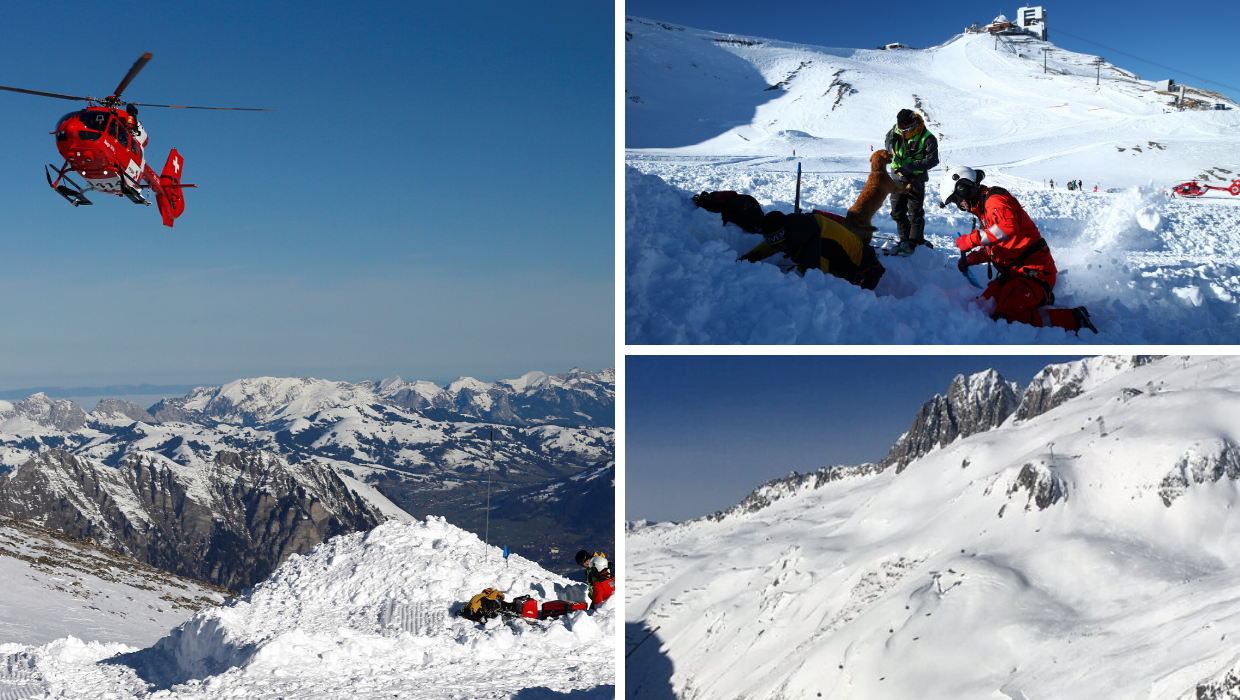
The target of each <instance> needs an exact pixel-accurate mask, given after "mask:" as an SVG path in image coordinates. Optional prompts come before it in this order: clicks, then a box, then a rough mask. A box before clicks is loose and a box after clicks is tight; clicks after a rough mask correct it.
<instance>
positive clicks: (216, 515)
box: [0, 370, 615, 588]
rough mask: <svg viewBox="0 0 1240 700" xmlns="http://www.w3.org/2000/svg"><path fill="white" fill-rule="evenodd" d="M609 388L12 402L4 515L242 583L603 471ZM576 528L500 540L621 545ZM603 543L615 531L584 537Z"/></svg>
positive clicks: (607, 455)
mask: <svg viewBox="0 0 1240 700" xmlns="http://www.w3.org/2000/svg"><path fill="white" fill-rule="evenodd" d="M614 395H615V376H614V372H612V371H611V370H604V371H602V372H598V373H593V372H583V371H580V370H574V371H572V372H569V373H566V374H562V375H556V376H547V375H545V374H542V373H540V372H532V373H530V374H527V375H525V376H524V377H522V378H520V379H516V380H505V381H501V382H495V383H491V384H487V383H483V382H479V381H477V380H474V379H470V378H462V379H459V380H457V381H456V382H453V383H452V384H451V385H450V386H448V387H446V388H439V387H436V386H435V385H433V384H431V383H429V382H405V381H403V380H400V379H399V378H394V379H389V380H385V381H383V382H361V383H357V384H350V383H347V382H333V381H327V380H320V379H304V378H275V377H260V378H253V379H241V380H238V381H235V382H231V383H229V384H226V385H224V386H222V387H204V388H199V389H195V390H194V391H192V392H190V393H189V394H188V395H186V396H184V397H180V398H176V399H166V400H163V401H160V402H159V403H157V404H155V405H154V406H151V407H150V408H149V409H143V408H142V407H140V406H137V405H135V404H132V403H129V402H125V401H119V400H114V399H110V400H104V401H101V402H100V403H99V405H98V406H96V407H95V409H94V410H93V411H91V412H90V413H86V412H84V411H83V410H82V408H81V407H80V406H78V405H77V404H75V403H73V402H71V401H68V400H64V399H60V400H52V399H49V398H47V396H45V395H43V394H36V395H34V396H31V397H29V398H27V399H24V400H22V401H17V402H0V468H4V469H5V471H7V472H8V474H7V475H0V512H5V513H9V514H13V515H17V516H19V517H23V518H29V519H32V520H36V521H38V522H40V523H42V524H46V525H49V526H54V527H60V528H62V529H65V530H66V531H68V532H70V533H72V534H75V535H78V536H82V537H86V536H91V537H95V538H96V539H98V540H99V541H101V542H104V543H106V544H108V545H110V546H114V547H116V548H117V550H118V551H121V552H126V553H129V554H131V555H132V556H134V557H137V558H139V559H141V560H142V561H146V562H149V563H151V564H154V565H156V566H161V567H165V568H168V569H169V570H170V571H175V572H177V573H179V574H181V575H186V576H194V577H197V578H199V579H201V580H207V581H211V582H214V583H217V584H220V585H225V586H230V587H234V588H242V587H246V586H250V585H253V583H255V582H257V581H260V580H262V579H263V578H264V577H265V576H266V575H267V574H268V573H270V572H271V571H272V570H273V569H274V568H275V567H276V566H277V565H278V564H279V563H280V562H281V561H283V560H284V559H285V558H286V557H287V556H288V555H289V554H290V553H292V552H305V551H308V550H309V549H310V548H311V547H313V546H314V545H315V544H317V543H318V542H321V541H323V539H325V538H327V537H331V536H333V535H335V534H341V533H345V532H351V531H354V530H365V529H369V528H371V527H374V525H376V524H378V523H379V522H382V521H383V520H385V519H389V518H397V519H402V518H405V519H407V518H408V517H409V513H412V514H414V515H419V516H421V515H426V514H432V513H434V514H439V515H449V516H452V519H453V521H454V522H464V523H465V524H467V525H469V526H470V527H473V526H474V525H475V524H476V525H477V527H476V530H477V531H478V532H482V531H483V529H484V528H485V524H484V523H483V522H482V517H483V516H484V515H485V514H486V511H485V490H484V489H485V488H486V486H487V482H488V480H489V481H492V482H494V483H493V484H492V486H493V491H494V494H493V495H494V496H495V499H494V500H495V501H496V502H501V501H503V500H504V494H505V492H506V491H508V490H509V489H516V490H517V492H518V493H525V492H526V491H530V490H538V489H541V488H546V487H550V486H552V485H553V484H555V483H558V482H559V481H561V480H564V479H568V478H569V477H573V476H576V475H579V474H583V473H586V472H596V471H598V470H599V469H601V468H605V465H606V464H607V463H608V462H609V461H610V460H611V459H612V452H613V445H614V441H615V437H614V430H613V429H612V428H611V427H607V426H609V425H611V424H613V423H614V410H615V409H614ZM492 464H493V465H494V469H491V466H492ZM601 483H605V484H607V485H608V486H609V487H611V488H614V487H612V486H611V484H612V481H611V479H610V478H608V479H606V480H604V481H603V482H601ZM186 504H189V506H187V505H186ZM518 515H521V514H518ZM523 517H524V516H523ZM613 517H614V511H613V512H612V513H609V514H607V520H608V522H610V521H611V520H612V518H613ZM564 518H567V516H564ZM525 519H526V520H528V517H525ZM474 521H478V522H476V523H475V522H474ZM570 525H575V524H574V523H569V522H566V521H564V520H563V519H561V520H557V519H554V518H544V519H542V520H539V527H538V528H533V527H532V526H531V527H525V528H518V529H517V531H515V532H513V531H504V530H501V532H503V533H504V534H506V535H508V536H509V537H510V539H505V540H502V541H503V542H504V543H506V544H509V545H511V546H513V548H514V549H517V550H518V551H522V552H523V553H525V554H527V555H529V556H535V557H542V558H544V560H545V561H548V563H549V564H555V563H557V560H561V559H563V558H564V557H563V555H560V554H558V553H556V554H554V555H553V553H551V552H550V550H551V549H558V548H560V546H564V547H567V546H569V545H573V544H580V545H581V546H594V547H596V548H610V547H611V546H612V535H611V533H612V532H613V530H612V529H611V528H610V527H609V528H607V529H606V530H604V531H599V532H597V533H596V532H595V531H594V530H593V529H590V528H584V529H583V528H581V527H569V526H570ZM570 532H575V533H576V535H573V536H570V535H569V533H570ZM595 535H606V537H607V539H606V540H605V541H603V542H595V543H593V544H592V545H591V544H590V543H587V542H586V541H585V540H584V539H582V540H579V539H577V538H578V537H583V538H588V537H594V536H595ZM536 545H537V546H538V547H540V549H539V551H533V550H532V548H533V547H535V546H536ZM558 563H560V564H561V565H562V564H563V563H564V562H562V561H560V562H558ZM569 563H571V561H570V562H569Z"/></svg>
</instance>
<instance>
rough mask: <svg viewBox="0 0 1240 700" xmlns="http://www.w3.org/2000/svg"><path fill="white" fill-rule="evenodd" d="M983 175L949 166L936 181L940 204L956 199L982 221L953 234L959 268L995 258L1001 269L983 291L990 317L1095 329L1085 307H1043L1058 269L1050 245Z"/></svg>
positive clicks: (1009, 197)
mask: <svg viewBox="0 0 1240 700" xmlns="http://www.w3.org/2000/svg"><path fill="white" fill-rule="evenodd" d="M985 176H986V175H985V173H984V172H982V171H981V170H974V169H972V168H965V167H960V166H957V167H953V168H949V169H948V170H947V172H946V173H945V174H944V175H943V180H942V181H941V182H940V183H939V206H940V207H945V206H947V205H948V204H955V205H956V207H957V208H959V209H960V211H966V212H970V213H972V214H973V215H974V216H976V217H977V218H978V219H979V220H980V221H981V224H980V227H979V228H980V230H974V231H972V232H971V233H967V234H965V235H963V236H960V237H959V238H957V239H956V247H957V248H959V249H960V263H959V267H960V270H961V271H962V272H963V271H966V270H968V267H969V266H970V265H979V264H981V263H984V262H989V263H993V264H994V266H995V267H996V268H998V270H999V276H998V277H997V278H996V279H995V280H994V281H993V282H991V283H990V284H989V285H987V287H986V289H985V290H984V291H983V292H982V298H983V299H993V300H994V302H995V310H994V312H993V313H991V314H990V317H991V318H992V319H994V320H996V321H998V320H1000V319H1003V320H1005V321H1007V322H1008V323H1011V322H1012V321H1018V322H1020V323H1027V324H1029V325H1031V326H1036V327H1039V328H1041V327H1045V326H1055V327H1057V328H1063V329H1065V330H1069V331H1073V332H1077V331H1080V330H1081V329H1082V328H1088V329H1089V330H1091V331H1093V332H1094V333H1097V332H1098V329H1097V328H1094V324H1092V323H1090V322H1089V312H1088V311H1086V310H1085V307H1084V306H1078V307H1076V308H1075V309H1044V308H1042V307H1044V306H1046V305H1048V304H1053V303H1055V295H1054V294H1053V290H1054V289H1055V276H1056V275H1057V274H1058V272H1059V270H1058V268H1056V267H1055V260H1054V258H1052V257H1051V251H1050V247H1049V246H1047V245H1046V239H1044V238H1042V233H1041V232H1040V231H1038V227H1037V225H1035V224H1034V223H1033V220H1032V219H1030V218H1029V215H1028V214H1026V213H1025V209H1024V208H1023V207H1021V205H1020V202H1018V201H1016V198H1015V197H1013V196H1012V194H1011V193H1010V192H1008V191H1007V190H1005V189H1003V188H1002V187H984V186H982V184H981V182H982V178H984V177H985ZM975 249H976V250H975ZM970 251H972V252H970Z"/></svg>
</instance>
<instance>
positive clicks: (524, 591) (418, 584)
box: [10, 517, 616, 698]
mask: <svg viewBox="0 0 1240 700" xmlns="http://www.w3.org/2000/svg"><path fill="white" fill-rule="evenodd" d="M570 585H571V583H570V582H569V581H568V580H567V579H565V578H563V577H561V576H558V575H556V574H553V573H551V572H548V571H546V570H544V569H542V568H541V567H539V566H538V565H536V564H534V563H533V562H530V561H528V560H526V559H523V558H521V557H520V556H518V555H511V556H510V557H509V558H508V561H507V562H505V560H504V558H503V554H502V550H500V549H498V548H496V547H486V546H484V545H483V543H482V542H481V541H480V540H479V538H478V537H477V536H475V535H473V534H471V533H468V532H466V531H464V530H461V529H459V528H457V527H454V526H452V525H449V524H448V523H447V522H446V521H445V520H444V519H442V518H436V517H429V518H427V519H426V520H425V521H415V522H398V523H396V522H394V523H387V524H384V525H381V526H379V527H378V528H375V529H374V530H372V531H370V532H369V533H355V534H352V535H346V536H342V537H337V538H334V539H332V540H329V541H328V542H325V543H323V544H322V545H319V546H318V547H316V548H315V549H314V550H312V551H311V552H310V553H308V554H306V555H305V556H298V555H293V556H291V557H290V558H289V559H288V560H287V561H286V562H285V563H284V564H283V565H282V566H281V567H280V568H279V569H278V570H277V571H276V572H275V573H274V574H272V576H271V577H270V578H268V579H267V580H266V581H264V582H263V583H261V584H259V585H258V586H256V587H254V588H253V589H252V590H250V591H247V592H245V593H243V594H242V595H241V596H239V597H237V598H235V599H233V600H232V601H230V602H229V603H228V604H226V605H225V606H223V607H219V608H213V609H210V610H206V611H203V612H201V613H199V614H197V615H195V616H194V617H193V618H191V619H190V620H188V621H187V622H185V623H184V624H182V625H181V626H180V627H178V628H176V629H174V630H172V632H171V633H170V634H169V635H168V636H166V637H164V638H163V639H161V640H160V641H159V642H157V643H156V644H155V645H154V646H153V647H150V648H148V649H144V650H141V651H131V650H129V649H117V650H113V651H112V653H117V652H118V651H121V652H124V651H128V652H129V653H121V654H120V655H118V656H113V657H112V658H110V659H107V660H106V661H105V662H104V663H102V664H96V665H93V666H92V667H91V668H81V667H80V666H79V667H78V668H72V669H64V668H61V666H64V664H61V666H56V667H53V666H48V665H46V664H44V666H42V667H41V666H39V665H38V663H37V660H36V663H35V666H34V667H33V668H34V669H35V670H36V671H37V672H39V674H40V677H41V678H42V679H43V680H42V682H43V683H45V684H47V686H48V687H49V689H52V688H54V687H55V684H56V683H57V682H62V681H65V680H66V679H67V678H68V677H70V676H73V677H75V678H76V679H77V681H76V682H77V684H78V687H79V688H81V687H85V688H87V689H89V691H88V692H82V693H81V694H76V695H75V697H109V696H107V695H106V693H108V692H112V693H118V695H115V696H114V697H123V696H126V695H127V694H129V693H134V692H135V689H142V690H143V692H149V691H154V695H153V697H163V696H164V695H161V693H182V694H183V693H196V694H197V695H195V697H234V696H246V697H259V696H263V697H266V696H271V697H276V696H278V695H279V694H280V693H283V694H284V695H285V696H286V697H311V696H313V697H333V698H335V697H341V698H343V697H353V696H354V693H355V692H356V691H364V690H367V689H369V690H371V691H376V692H377V691H384V692H387V691H393V692H400V691H401V690H408V689H411V688H417V689H418V690H419V697H429V698H439V697H444V698H446V697H451V696H452V693H453V692H456V693H460V692H462V691H463V692H465V696H467V697H511V696H512V695H513V694H514V693H517V692H520V691H522V690H523V689H526V688H536V689H545V690H547V692H548V694H549V693H550V692H551V691H555V692H558V693H565V692H573V693H574V697H576V695H577V694H578V693H579V692H580V691H589V692H586V693H585V694H584V696H585V697H607V696H609V694H610V693H614V688H612V687H610V686H612V685H613V684H614V682H615V679H614V659H615V644H614V641H613V640H614V631H615V625H616V622H615V611H614V609H613V608H612V606H611V605H610V604H604V605H603V606H600V607H599V609H598V610H594V611H580V612H576V613H573V614H571V615H568V616H565V617H563V618H560V619H557V620H547V621H540V622H537V623H534V624H531V623H528V622H525V621H522V620H503V619H500V618H497V619H494V620H491V621H489V622H487V623H486V624H477V623H473V622H470V621H468V620H464V619H462V618H459V617H456V616H455V615H454V614H453V613H454V612H455V611H456V610H457V609H459V608H460V607H461V604H462V603H463V602H464V601H467V600H469V598H471V597H473V596H474V595H476V594H477V593H479V592H480V591H481V590H482V589H483V588H488V587H491V588H498V589H500V590H502V591H504V592H505V593H506V594H507V595H508V597H509V598H510V599H511V598H512V597H515V596H517V595H530V596H531V597H534V598H536V599H555V598H558V597H560V596H561V595H564V594H565V593H566V591H567V590H568V589H569V587H570ZM63 641H64V640H58V641H57V642H54V643H53V644H52V645H46V646H45V647H39V648H37V649H31V650H25V651H22V652H19V653H24V654H27V655H30V654H36V655H37V654H46V653H47V652H46V651H45V650H46V649H50V648H52V647H53V646H54V645H57V644H62V642H63ZM87 656H90V655H87ZM102 656H106V654H104V653H103V652H102V651H100V652H99V653H97V654H95V655H94V656H91V658H90V659H88V662H89V663H91V664H94V662H95V661H97V660H98V659H99V658H101V657H102ZM14 658H16V657H14V656H13V655H10V659H11V660H12V659H14ZM23 658H25V657H23ZM39 658H42V657H39ZM11 663H12V661H10V664H11ZM70 665H72V664H70ZM570 671H571V672H570ZM83 679H85V680H83ZM480 684H481V685H480ZM472 686H478V687H473V688H472V689H471V687H472ZM482 686H485V687H482ZM600 686H601V687H600ZM92 693H93V694H92ZM272 693H276V695H271V694H272ZM526 696H527V695H522V696H521V697H526ZM548 696H549V697H551V695H550V694H549V695H548ZM387 697H391V694H388V695H387Z"/></svg>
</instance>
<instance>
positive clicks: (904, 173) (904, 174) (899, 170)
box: [896, 166, 909, 177]
mask: <svg viewBox="0 0 1240 700" xmlns="http://www.w3.org/2000/svg"><path fill="white" fill-rule="evenodd" d="M896 175H899V176H900V177H908V176H909V172H908V171H907V170H905V169H904V167H903V166H901V167H899V168H896Z"/></svg>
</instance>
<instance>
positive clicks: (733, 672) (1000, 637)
mask: <svg viewBox="0 0 1240 700" xmlns="http://www.w3.org/2000/svg"><path fill="white" fill-rule="evenodd" d="M1073 364H1076V363H1073ZM1082 364H1083V365H1087V366H1077V367H1071V366H1070V365H1061V366H1060V368H1061V371H1059V372H1058V373H1056V376H1057V377H1058V378H1059V379H1064V380H1069V381H1070V379H1069V378H1083V381H1081V382H1079V384H1077V389H1078V390H1079V391H1078V393H1076V395H1075V396H1073V397H1071V398H1066V399H1064V400H1063V401H1062V402H1060V403H1059V404H1058V405H1057V406H1055V407H1054V408H1053V410H1048V411H1046V412H1043V413H1040V414H1037V415H1032V416H1030V417H1028V418H1026V419H1025V420H1019V421H1017V420H1007V421H1004V422H1003V423H1002V424H1001V425H999V426H997V427H992V428H991V429H989V430H985V431H983V432H979V433H975V434H973V435H969V436H964V437H959V438H957V439H956V440H955V441H953V442H951V443H949V444H946V445H942V446H939V447H938V448H937V449H934V450H933V451H931V452H929V453H927V454H925V455H924V456H922V457H920V458H918V459H916V460H914V461H912V462H910V463H909V464H908V466H907V468H905V469H904V470H903V471H902V472H899V473H897V471H896V470H895V469H890V468H889V469H885V470H881V471H880V470H871V471H869V472H868V473H865V472H862V473H857V474H854V475H853V476H852V477H851V478H846V479H833V480H815V479H811V480H804V479H802V480H796V481H795V483H794V482H789V486H790V488H787V489H777V490H776V491H775V492H774V493H775V494H776V495H777V496H778V497H777V498H768V499H766V501H765V502H764V503H763V504H761V507H758V508H754V509H751V510H745V509H736V510H734V511H732V512H730V513H729V514H728V517H726V518H722V519H699V520H695V521H691V522H688V523H684V524H680V525H675V524H657V525H649V524H645V523H634V524H631V525H630V526H629V527H628V528H626V552H627V556H626V562H625V566H626V573H627V575H628V578H629V581H628V584H627V587H626V601H625V615H626V631H627V633H628V635H627V639H626V646H627V648H628V649H629V650H633V654H632V656H631V657H630V658H629V659H628V660H627V662H626V674H627V677H628V678H629V679H630V680H629V683H630V684H631V685H630V686H629V687H633V685H632V683H633V682H634V679H636V680H637V682H639V683H640V684H641V686H642V687H645V688H651V687H655V686H656V685H657V686H658V687H666V688H667V693H671V694H674V695H675V697H681V698H705V697H710V698H718V699H719V700H733V699H739V698H746V699H747V700H775V699H777V698H791V697H798V698H799V697H808V698H814V697H822V698H828V699H831V698H836V699H842V698H859V697H860V698H876V697H900V698H903V697H917V698H966V697H967V698H975V697H976V698H983V697H999V698H1001V697H1010V698H1022V697H1024V698H1040V697H1047V698H1050V697H1053V698H1060V699H1062V700H1078V699H1079V700H1094V699H1095V698H1101V697H1108V698H1109V697H1125V698H1127V697H1141V698H1150V699H1151V700H1191V699H1193V698H1200V697H1218V698H1222V697H1230V695H1228V693H1234V691H1235V689H1236V688H1237V687H1240V686H1238V684H1237V683H1236V681H1235V678H1236V676H1237V674H1238V673H1240V670H1238V669H1237V656H1236V653H1235V651H1234V649H1232V648H1231V646H1230V642H1231V641H1232V640H1234V639H1236V638H1237V635H1240V584H1238V583H1237V581H1240V554H1237V551H1236V548H1235V547H1234V542H1235V538H1236V537H1237V536H1238V535H1240V523H1238V522H1237V521H1236V519H1235V518H1234V512H1235V509H1236V507H1238V506H1240V466H1237V465H1240V457H1237V455H1238V454H1240V452H1238V451H1237V448H1236V445H1240V359H1237V358H1236V357H1231V356H1226V357H1162V358H1129V360H1128V361H1127V362H1123V361H1121V360H1120V359H1119V358H1090V359H1089V360H1084V361H1082ZM1045 379H1046V380H1047V381H1051V378H1050V376H1049V375H1048V376H1047V377H1045ZM756 493H757V492H756ZM656 628H657V631H656V632H654V636H653V638H651V639H650V640H649V641H647V642H644V643H641V646H637V645H638V644H639V643H640V642H641V641H642V638H643V636H644V635H645V634H646V633H647V632H649V631H651V630H655V629H656ZM665 695H666V693H665ZM629 697H631V698H637V697H640V695H634V694H632V693H631V692H630V694H629Z"/></svg>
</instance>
